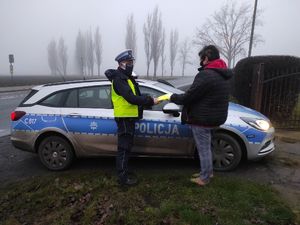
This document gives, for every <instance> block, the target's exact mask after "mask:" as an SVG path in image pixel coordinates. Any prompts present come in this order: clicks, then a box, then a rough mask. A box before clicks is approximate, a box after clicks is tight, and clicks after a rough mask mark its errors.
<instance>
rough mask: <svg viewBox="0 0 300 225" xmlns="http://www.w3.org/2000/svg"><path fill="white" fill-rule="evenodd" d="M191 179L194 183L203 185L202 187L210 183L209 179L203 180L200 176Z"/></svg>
mask: <svg viewBox="0 0 300 225" xmlns="http://www.w3.org/2000/svg"><path fill="white" fill-rule="evenodd" d="M190 181H191V182H192V183H195V184H197V185H198V186H201V187H202V186H205V185H207V184H208V183H209V180H207V181H204V180H201V179H200V178H199V177H198V178H191V179H190Z"/></svg>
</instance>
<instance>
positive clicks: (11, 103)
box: [0, 91, 28, 137]
mask: <svg viewBox="0 0 300 225" xmlns="http://www.w3.org/2000/svg"><path fill="white" fill-rule="evenodd" d="M27 93H28V91H17V92H5V93H0V137H2V136H5V135H9V134H10V113H11V112H12V111H13V110H14V109H15V108H16V107H17V106H18V105H19V103H20V102H21V101H22V100H23V99H24V97H25V96H26V95H27Z"/></svg>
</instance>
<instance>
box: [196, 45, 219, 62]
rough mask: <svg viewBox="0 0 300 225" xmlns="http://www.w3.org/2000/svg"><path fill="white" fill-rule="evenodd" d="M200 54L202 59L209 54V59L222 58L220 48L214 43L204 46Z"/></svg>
mask: <svg viewBox="0 0 300 225" xmlns="http://www.w3.org/2000/svg"><path fill="white" fill-rule="evenodd" d="M198 55H199V57H200V58H201V60H202V59H204V58H205V57H206V56H207V58H208V61H212V60H215V59H219V58H220V53H219V50H218V49H217V47H216V46H214V45H207V46H204V47H203V48H202V49H201V51H200V52H199V54H198Z"/></svg>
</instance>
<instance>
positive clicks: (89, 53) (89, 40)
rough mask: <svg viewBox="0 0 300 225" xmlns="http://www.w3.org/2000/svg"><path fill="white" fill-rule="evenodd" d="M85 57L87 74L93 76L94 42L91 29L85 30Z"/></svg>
mask: <svg viewBox="0 0 300 225" xmlns="http://www.w3.org/2000/svg"><path fill="white" fill-rule="evenodd" d="M86 58H87V69H88V74H89V75H91V76H93V75H94V64H95V60H94V42H93V35H92V30H91V29H90V31H87V32H86Z"/></svg>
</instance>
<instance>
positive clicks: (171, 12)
mask: <svg viewBox="0 0 300 225" xmlns="http://www.w3.org/2000/svg"><path fill="white" fill-rule="evenodd" d="M243 1H245V2H248V3H250V4H251V5H254V0H243ZM224 2H225V1H223V0H210V1H203V0H186V1H179V0H163V1H158V0H147V1H146V0H144V1H141V0H127V1H120V0H109V1H103V0H42V1H41V0H0V29H1V35H0V75H4V74H9V63H8V55H9V54H14V56H15V63H14V71H15V74H20V75H22V74H24V75H26V74H50V69H49V66H48V59H47V46H48V44H49V42H50V41H51V40H52V39H55V40H56V41H58V40H59V38H60V37H63V38H64V40H65V43H66V45H67V47H68V58H69V59H68V67H67V71H68V74H76V73H77V72H76V69H75V56H74V52H75V41H76V36H77V34H78V31H79V30H81V31H83V32H85V31H87V30H89V29H91V30H92V31H93V33H94V31H95V29H96V27H97V26H99V27H100V32H101V35H102V44H103V63H102V65H101V73H103V72H104V70H105V69H108V68H115V67H116V62H115V61H114V58H115V56H116V55H117V54H118V53H119V52H121V51H122V50H124V49H125V34H126V22H127V17H128V16H129V15H130V14H131V13H133V15H134V20H135V23H136V31H137V61H136V67H135V71H136V72H137V73H138V74H145V73H146V61H145V52H144V42H143V40H144V36H143V25H144V22H145V21H146V17H147V15H148V14H149V13H151V12H152V11H153V9H154V7H155V6H158V7H159V10H160V12H161V13H162V22H163V26H164V27H165V29H166V47H165V48H166V57H167V58H166V64H165V68H166V72H165V74H169V73H170V65H169V55H168V49H169V35H170V30H171V29H178V32H179V41H183V40H184V39H185V38H189V39H190V40H193V39H194V38H195V33H196V28H197V27H199V28H200V27H201V25H202V24H203V23H204V22H205V20H206V18H208V17H209V16H210V15H212V14H213V13H214V12H215V11H217V10H219V9H220V7H221V5H222V4H223V3H224ZM237 2H241V1H237ZM258 8H259V9H261V10H263V12H262V15H261V17H260V19H261V21H262V22H263V26H261V27H257V28H256V30H255V32H258V33H259V34H260V35H261V36H262V38H263V39H264V43H261V44H259V45H258V46H256V47H255V48H253V50H252V55H266V54H284V55H294V56H300V42H299V40H300V30H299V25H298V22H299V21H300V14H299V12H298V11H299V9H300V1H299V0H286V1H280V0H258ZM247 48H248V47H247ZM197 51H199V47H198V46H193V48H192V51H191V56H192V62H193V64H191V65H188V66H187V68H186V74H188V75H194V74H195V73H196V69H197V67H198V61H197ZM95 68H96V66H95ZM174 71H175V74H178V75H179V74H180V73H181V71H180V65H179V62H178V61H176V66H175V70H174ZM152 72H153V64H151V66H150V73H152ZM157 73H158V75H160V74H161V70H160V67H159V68H158V71H157Z"/></svg>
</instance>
